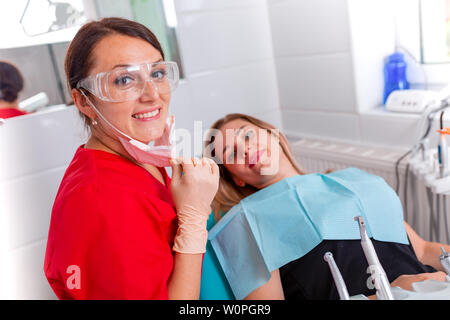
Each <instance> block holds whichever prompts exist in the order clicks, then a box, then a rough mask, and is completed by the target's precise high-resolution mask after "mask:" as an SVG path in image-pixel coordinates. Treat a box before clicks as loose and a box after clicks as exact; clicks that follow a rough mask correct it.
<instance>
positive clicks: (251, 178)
mask: <svg viewBox="0 0 450 320" xmlns="http://www.w3.org/2000/svg"><path fill="white" fill-rule="evenodd" d="M220 131H221V133H222V141H223V145H222V146H220V147H217V146H218V144H216V150H219V149H222V152H217V151H216V156H217V157H218V158H219V160H221V162H222V163H223V164H224V165H225V168H226V169H227V170H228V171H229V172H230V173H231V175H232V177H233V178H234V181H235V183H236V184H237V185H239V186H244V185H245V184H250V185H252V186H254V187H257V188H260V187H263V186H265V184H267V181H269V180H271V179H273V177H274V176H275V175H277V173H278V171H279V170H278V167H279V161H280V155H281V154H282V151H280V150H281V148H280V145H279V142H278V138H277V137H276V136H274V135H272V134H271V133H270V131H268V130H266V129H262V128H260V127H258V126H255V125H254V124H252V123H250V122H248V121H246V120H244V119H235V120H232V121H230V122H228V123H226V124H225V125H224V126H222V128H221V129H220ZM219 151H220V150H219Z"/></svg>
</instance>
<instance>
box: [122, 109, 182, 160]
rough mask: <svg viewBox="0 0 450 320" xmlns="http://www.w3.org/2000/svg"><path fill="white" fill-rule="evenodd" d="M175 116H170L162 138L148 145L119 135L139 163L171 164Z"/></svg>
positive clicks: (123, 144)
mask: <svg viewBox="0 0 450 320" xmlns="http://www.w3.org/2000/svg"><path fill="white" fill-rule="evenodd" d="M174 123H175V120H174V116H173V115H172V116H170V117H169V118H168V121H167V123H166V127H165V129H164V133H163V135H162V136H161V138H159V139H157V140H155V141H154V144H153V145H147V144H145V143H142V142H140V141H138V140H135V139H128V138H122V137H120V136H119V137H118V138H119V140H120V142H121V143H122V146H123V147H124V148H125V150H126V151H127V152H128V154H129V155H130V156H131V157H133V159H135V160H136V161H137V162H139V163H148V164H152V165H154V166H157V167H168V166H170V163H169V160H170V159H171V158H173V149H174V148H173V144H172V143H171V138H172V136H173V129H174Z"/></svg>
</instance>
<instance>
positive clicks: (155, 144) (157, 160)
mask: <svg viewBox="0 0 450 320" xmlns="http://www.w3.org/2000/svg"><path fill="white" fill-rule="evenodd" d="M82 94H83V95H84V93H83V92H82ZM84 96H85V95H84ZM85 98H86V100H87V101H88V103H89V104H90V105H91V107H92V108H93V109H94V111H95V112H96V113H97V115H98V116H99V117H100V118H102V119H103V120H104V121H105V122H106V123H107V124H108V125H109V126H110V127H111V128H112V129H113V130H114V131H115V133H116V136H117V138H119V141H120V143H121V144H122V146H123V147H124V149H125V150H126V151H127V152H128V154H129V155H130V156H131V157H132V158H133V159H135V160H136V161H137V162H139V163H146V164H151V165H154V166H156V167H168V166H170V163H169V160H170V159H171V158H173V157H174V154H175V151H174V149H175V148H174V144H173V132H174V124H175V117H174V116H173V115H171V116H169V117H168V118H167V122H166V125H165V128H164V132H163V135H162V136H161V137H160V138H159V139H157V140H155V141H152V142H150V144H148V145H147V144H145V143H142V142H140V141H138V140H135V139H133V138H131V137H130V136H128V135H126V134H125V133H123V132H122V131H120V130H119V129H117V128H116V127H115V126H114V125H113V124H111V123H110V122H109V121H108V120H107V119H106V118H105V117H104V116H103V115H102V114H101V113H100V112H99V111H98V110H97V108H96V107H95V106H94V104H93V103H92V102H91V101H90V100H89V99H88V98H87V97H86V96H85Z"/></svg>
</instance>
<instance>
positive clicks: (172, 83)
mask: <svg viewBox="0 0 450 320" xmlns="http://www.w3.org/2000/svg"><path fill="white" fill-rule="evenodd" d="M179 79H180V74H179V71H178V66H177V64H176V63H175V62H172V61H164V62H156V63H143V64H140V65H132V66H126V67H120V68H115V69H113V70H112V71H108V72H102V73H98V74H96V75H92V76H89V77H86V78H84V79H82V80H80V81H79V82H78V84H77V89H86V90H87V91H89V92H90V93H92V94H93V95H95V96H96V97H98V98H99V99H101V100H103V101H110V102H125V101H131V100H135V99H137V98H139V97H140V96H141V95H142V94H143V93H144V91H145V87H146V85H147V83H149V82H151V83H152V85H153V88H154V89H155V90H156V91H157V92H158V93H160V94H168V93H170V92H172V91H173V90H175V89H176V87H177V85H178V81H179Z"/></svg>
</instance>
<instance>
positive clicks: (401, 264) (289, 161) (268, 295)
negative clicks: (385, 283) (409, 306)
mask: <svg viewBox="0 0 450 320" xmlns="http://www.w3.org/2000/svg"><path fill="white" fill-rule="evenodd" d="M211 129H213V130H212V131H211V132H210V134H211V135H210V138H209V139H208V141H207V146H206V148H205V153H206V155H208V153H209V155H210V156H211V157H213V158H214V159H215V160H216V162H218V163H219V168H220V176H221V179H220V184H219V191H218V193H217V195H216V197H215V200H214V203H213V205H214V216H215V218H216V220H219V219H223V221H219V222H218V223H217V225H216V226H215V227H218V228H213V230H212V231H213V232H212V233H217V232H216V231H215V230H214V229H220V228H222V227H223V226H220V225H221V222H224V223H222V225H224V224H225V221H226V220H227V219H226V218H227V215H226V214H225V215H224V216H223V217H221V214H223V213H224V212H228V211H229V210H230V209H231V208H233V207H234V208H236V205H237V204H239V203H240V202H241V200H242V199H244V198H246V197H248V196H250V195H252V197H253V195H254V194H255V193H256V192H258V191H261V192H262V190H263V189H265V188H267V187H269V186H272V187H273V186H274V185H275V184H277V183H279V182H281V181H287V180H289V179H292V178H293V177H294V179H295V177H299V175H305V174H306V172H305V171H304V170H302V169H301V167H300V166H299V165H298V164H297V163H296V161H295V159H294V157H293V155H292V153H291V150H290V147H289V144H288V141H287V139H286V138H285V137H284V135H283V134H282V133H281V132H277V131H273V130H272V129H275V127H273V126H272V125H270V124H268V123H266V122H263V121H261V120H258V119H256V118H253V117H251V116H248V115H243V114H229V115H227V116H226V117H224V118H223V119H220V120H218V121H217V122H216V123H215V124H214V125H213V126H212V128H211ZM214 129H215V130H216V133H217V132H219V133H221V134H219V135H215V134H214ZM261 129H264V130H261ZM230 132H232V133H233V134H232V135H230ZM274 141H275V142H276V143H274ZM274 169H275V170H274ZM355 170H357V169H355ZM360 172H361V173H362V174H366V173H364V172H362V171H360ZM333 174H335V173H331V174H329V175H327V176H330V178H331V177H332V175H333ZM336 174H337V175H339V174H340V173H339V172H337V173H336ZM366 175H367V176H372V175H369V174H366ZM308 176H309V175H308ZM308 176H301V177H300V178H302V177H308ZM373 177H375V176H373ZM285 179H287V180H285ZM375 179H378V180H380V178H378V177H375ZM381 183H385V182H384V181H381ZM386 189H388V190H387V193H388V194H389V192H392V194H393V196H394V197H395V199H397V201H398V203H400V202H399V200H398V198H397V196H396V195H395V193H394V192H393V191H392V189H391V188H390V187H388V186H387V184H386ZM255 195H256V194H255ZM321 201H323V200H322V199H321V198H319V197H317V203H320V202H321ZM337 201H339V202H340V201H341V200H339V199H338V200H337ZM342 201H345V199H344V198H342ZM379 202H380V203H384V199H379ZM386 203H388V201H387V200H386ZM274 205H275V206H276V205H277V204H274ZM280 205H281V204H280ZM336 205H338V203H336ZM337 207H338V206H337ZM399 211H400V218H399V223H398V225H400V228H401V230H400V231H402V232H403V233H404V234H405V237H404V238H405V239H406V242H405V243H399V242H389V241H378V240H375V239H372V242H373V245H374V247H375V250H376V252H377V255H378V257H379V260H380V262H381V264H382V266H383V268H384V270H385V272H386V274H387V277H388V279H389V282H390V283H391V286H399V287H401V288H403V289H406V290H411V284H412V283H413V282H417V281H423V280H427V279H434V280H440V281H445V273H444V272H443V271H444V270H443V268H442V266H441V265H440V263H439V260H438V257H439V255H440V253H441V250H440V247H441V246H443V247H444V249H445V250H446V251H450V246H449V245H442V244H439V243H431V242H427V241H425V240H423V239H422V238H420V237H419V236H418V235H417V233H416V232H415V231H414V230H413V229H412V228H411V227H410V226H409V225H408V224H407V223H406V222H404V221H403V216H402V213H401V211H402V210H401V205H399ZM230 214H231V213H230ZM270 214H271V213H270ZM274 214H276V213H274ZM354 215H358V214H356V213H355V214H354ZM230 217H231V216H230ZM283 217H284V216H283ZM282 219H284V218H280V219H279V220H282ZM274 221H275V220H274ZM280 223H282V221H280ZM352 223H354V224H355V226H356V227H357V223H356V222H352ZM383 223H384V221H383ZM391 223H394V222H393V220H392V221H391V220H386V221H385V225H386V230H390V229H389V228H390V227H389V225H390V224H391ZM368 226H369V227H370V224H369V225H368ZM391 229H392V228H391ZM266 230H267V229H266ZM290 230H293V229H292V228H291V229H290ZM294 230H295V229H294ZM392 230H393V229H392ZM405 231H406V232H405ZM294 232H295V231H294ZM406 235H407V236H406ZM264 236H265V234H259V235H256V236H255V237H260V238H261V239H260V241H261V242H264V240H266V242H268V241H271V239H264ZM279 236H280V237H284V235H279ZM228 237H229V238H225V239H221V241H222V243H224V246H228V244H229V247H226V248H223V252H231V254H232V255H235V256H239V255H244V254H247V253H245V250H252V249H251V248H253V247H252V244H249V243H242V242H241V243H237V241H236V240H235V239H233V237H234V236H233V234H232V235H231V236H228ZM236 237H238V235H237V234H236ZM387 237H388V238H389V235H388V236H387ZM394 238H395V237H394ZM408 240H409V243H408ZM299 246H300V247H301V244H299ZM243 247H246V249H243ZM249 248H250V249H249ZM255 248H256V247H255ZM280 250H284V249H281V248H280ZM327 251H330V252H332V253H333V256H334V258H335V261H336V264H337V266H338V267H339V269H340V271H341V273H342V276H343V278H344V281H345V282H346V285H347V289H348V291H349V294H350V296H352V295H357V294H364V295H366V296H369V297H371V298H374V296H373V295H374V294H375V292H376V291H375V289H374V288H373V286H372V287H370V285H368V281H367V280H368V278H369V274H368V273H367V267H368V265H367V261H366V258H365V256H364V253H363V250H362V248H361V244H360V240H358V239H356V238H353V239H351V240H347V239H339V240H335V239H326V240H325V239H324V240H322V241H321V242H320V243H318V244H317V245H316V246H314V247H313V248H310V250H309V249H308V250H307V253H306V254H304V255H302V256H301V257H300V258H298V259H294V260H292V261H288V262H287V263H286V264H284V265H280V266H279V267H278V268H276V269H274V270H269V271H270V274H268V279H266V280H264V281H265V283H259V284H258V286H257V287H255V289H254V290H253V291H251V292H249V293H248V295H246V296H245V297H244V296H242V297H240V296H239V294H236V290H235V289H234V288H232V289H233V291H234V293H235V296H236V297H237V298H238V299H239V298H246V299H338V298H339V295H338V292H337V290H336V287H335V285H334V281H333V278H332V276H331V273H330V270H329V267H328V265H327V263H325V262H324V260H323V256H324V254H325V252H327ZM216 253H217V249H216ZM221 255H222V253H221ZM218 256H219V254H218ZM222 256H223V255H222ZM239 258H243V257H242V256H241V257H239ZM219 260H220V259H219ZM259 263H262V264H270V263H268V262H267V261H265V260H264V259H263V260H261V262H258V263H253V264H251V263H249V265H248V268H251V265H256V266H257V265H258V264H259ZM231 267H232V268H231V269H233V266H231ZM246 268H247V267H246V266H245V267H244V268H240V269H239V268H238V267H236V268H234V269H233V270H232V271H230V272H231V273H234V274H236V277H237V278H239V272H240V271H239V270H245V269H246ZM255 272H256V271H255ZM228 280H230V279H228ZM235 280H236V279H235ZM237 280H238V281H240V279H237ZM242 280H243V281H245V280H246V279H242Z"/></svg>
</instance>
